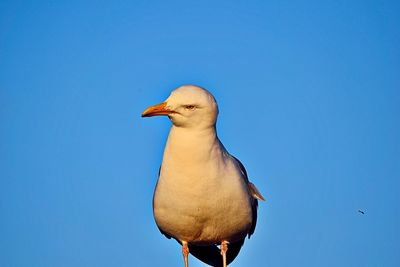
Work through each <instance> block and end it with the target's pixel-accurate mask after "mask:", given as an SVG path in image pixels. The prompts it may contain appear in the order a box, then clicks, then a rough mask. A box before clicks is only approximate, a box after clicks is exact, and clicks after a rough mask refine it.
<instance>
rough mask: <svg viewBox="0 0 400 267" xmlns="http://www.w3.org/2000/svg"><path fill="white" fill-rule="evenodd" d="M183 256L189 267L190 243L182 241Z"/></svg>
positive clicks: (186, 265)
mask: <svg viewBox="0 0 400 267" xmlns="http://www.w3.org/2000/svg"><path fill="white" fill-rule="evenodd" d="M182 255H183V260H184V261H185V267H189V261H188V255H189V247H188V242H186V241H182Z"/></svg>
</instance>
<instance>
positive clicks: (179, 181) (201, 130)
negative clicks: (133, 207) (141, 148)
mask: <svg viewBox="0 0 400 267" xmlns="http://www.w3.org/2000/svg"><path fill="white" fill-rule="evenodd" d="M159 115H164V116H168V117H169V119H170V120H171V122H172V127H171V130H170V132H169V136H168V140H167V143H166V146H165V150H164V156H163V160H162V164H161V168H160V171H159V177H158V182H157V185H156V188H155V191H154V196H153V214H154V218H155V221H156V224H157V226H158V228H159V229H160V231H161V233H162V234H164V235H165V236H166V237H168V238H171V237H172V238H174V239H176V240H177V241H178V242H179V243H180V244H181V245H182V254H183V258H184V263H185V267H188V254H189V252H190V254H192V255H193V256H195V257H196V258H198V259H199V260H201V261H203V262H204V263H207V264H209V265H212V266H224V267H226V265H227V264H229V263H231V262H232V261H233V260H234V259H235V257H236V256H237V255H238V253H239V251H240V248H241V247H242V245H243V243H244V240H245V237H246V236H248V237H250V236H251V235H252V234H253V233H254V230H255V227H256V221H257V206H258V200H264V198H263V196H262V195H261V194H260V193H259V191H258V190H257V188H256V187H255V185H254V184H252V183H251V182H250V181H249V180H248V178H247V173H246V170H245V169H244V167H243V165H242V163H240V161H239V160H237V159H236V158H235V157H233V156H232V155H230V154H229V153H228V151H227V150H226V149H225V148H224V146H223V145H222V143H221V142H220V140H219V139H218V137H217V133H216V129H215V123H216V121H217V116H218V106H217V103H216V101H215V99H214V97H213V96H212V95H211V94H210V93H209V92H208V91H207V90H205V89H203V88H200V87H197V86H192V85H187V86H182V87H179V88H178V89H176V90H175V91H173V92H172V93H171V95H170V96H169V97H168V99H167V100H165V102H163V103H161V104H159V105H155V106H152V107H150V108H148V109H146V110H145V111H144V112H143V114H142V117H151V116H159ZM218 245H220V248H219V247H218ZM221 255H222V257H221Z"/></svg>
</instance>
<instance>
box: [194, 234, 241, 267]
mask: <svg viewBox="0 0 400 267" xmlns="http://www.w3.org/2000/svg"><path fill="white" fill-rule="evenodd" d="M243 243H244V239H242V240H240V241H237V242H235V243H229V245H228V251H227V253H226V263H227V264H230V263H231V262H232V261H233V260H234V259H235V258H236V256H237V255H238V254H239V251H240V249H241V248H242V245H243ZM189 252H190V254H192V255H193V256H195V257H196V258H198V259H199V260H201V261H202V262H204V263H206V264H208V265H211V266H213V267H222V256H221V250H220V249H219V248H218V247H217V246H216V245H211V246H195V245H190V244H189Z"/></svg>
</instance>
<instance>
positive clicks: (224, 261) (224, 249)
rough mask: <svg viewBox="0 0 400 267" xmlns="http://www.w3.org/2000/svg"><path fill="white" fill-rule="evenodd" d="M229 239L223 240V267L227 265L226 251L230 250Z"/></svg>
mask: <svg viewBox="0 0 400 267" xmlns="http://www.w3.org/2000/svg"><path fill="white" fill-rule="evenodd" d="M228 243H229V242H228V241H222V242H221V255H222V262H223V267H226V252H227V251H228Z"/></svg>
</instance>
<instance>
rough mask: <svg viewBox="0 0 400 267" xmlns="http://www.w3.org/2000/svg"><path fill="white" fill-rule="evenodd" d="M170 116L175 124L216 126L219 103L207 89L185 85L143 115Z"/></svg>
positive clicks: (200, 127)
mask: <svg viewBox="0 0 400 267" xmlns="http://www.w3.org/2000/svg"><path fill="white" fill-rule="evenodd" d="M162 115H164V116H168V117H169V118H170V120H171V121H172V123H173V124H174V126H177V127H183V128H198V129H204V128H209V127H214V125H215V122H216V120H217V116H218V105H217V102H216V101H215V98H214V97H213V95H212V94H211V93H210V92H208V91H207V90H205V89H203V88H201V87H199V86H194V85H185V86H181V87H179V88H177V89H176V90H174V91H172V93H171V95H170V96H169V97H168V98H167V100H165V101H164V102H163V103H161V104H158V105H155V106H152V107H149V108H148V109H146V110H145V111H144V112H143V113H142V117H152V116H162Z"/></svg>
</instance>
